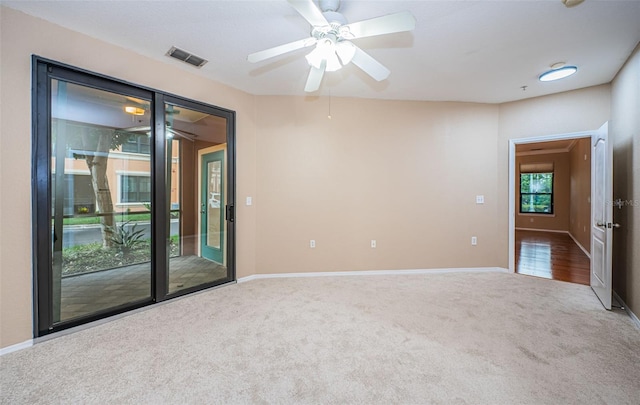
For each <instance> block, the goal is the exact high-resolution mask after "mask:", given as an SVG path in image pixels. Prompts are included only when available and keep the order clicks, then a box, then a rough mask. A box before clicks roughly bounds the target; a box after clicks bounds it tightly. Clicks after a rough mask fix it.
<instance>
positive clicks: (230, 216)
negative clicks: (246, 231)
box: [225, 205, 236, 222]
mask: <svg viewBox="0 0 640 405" xmlns="http://www.w3.org/2000/svg"><path fill="white" fill-rule="evenodd" d="M225 211H226V213H225V219H226V220H227V221H229V222H233V221H235V219H236V212H235V207H234V206H233V205H227V209H226V210H225Z"/></svg>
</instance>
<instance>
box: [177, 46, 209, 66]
mask: <svg viewBox="0 0 640 405" xmlns="http://www.w3.org/2000/svg"><path fill="white" fill-rule="evenodd" d="M167 56H171V57H172V58H176V59H178V60H181V61H183V62H185V63H188V64H190V65H193V66H195V67H197V68H201V67H202V66H204V65H205V63H207V62H208V60H206V59H202V58H201V57H199V56H196V55H192V54H191V53H189V52H187V51H184V50H182V49H179V48H176V47H175V46H172V47H171V49H169V51H168V52H167Z"/></svg>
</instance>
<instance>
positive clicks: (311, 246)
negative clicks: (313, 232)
mask: <svg viewBox="0 0 640 405" xmlns="http://www.w3.org/2000/svg"><path fill="white" fill-rule="evenodd" d="M309 247H310V248H312V249H313V248H314V247H316V241H315V240H314V239H311V240H310V241H309Z"/></svg>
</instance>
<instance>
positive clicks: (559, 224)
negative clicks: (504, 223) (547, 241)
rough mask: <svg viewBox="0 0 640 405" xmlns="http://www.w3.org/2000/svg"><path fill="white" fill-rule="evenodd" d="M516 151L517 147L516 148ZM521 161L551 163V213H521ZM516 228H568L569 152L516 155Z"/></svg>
mask: <svg viewBox="0 0 640 405" xmlns="http://www.w3.org/2000/svg"><path fill="white" fill-rule="evenodd" d="M516 151H517V149H516ZM523 163H525V164H526V163H553V214H552V215H548V214H521V213H520V212H519V211H520V210H519V204H520V165H521V164H523ZM514 180H515V187H514V190H515V193H516V195H515V201H516V228H527V229H539V230H548V231H564V232H567V231H568V230H569V209H570V205H571V201H570V199H571V193H570V192H569V185H570V183H571V166H570V161H569V153H568V152H563V153H551V154H545V155H527V156H517V157H516V175H515V178H514Z"/></svg>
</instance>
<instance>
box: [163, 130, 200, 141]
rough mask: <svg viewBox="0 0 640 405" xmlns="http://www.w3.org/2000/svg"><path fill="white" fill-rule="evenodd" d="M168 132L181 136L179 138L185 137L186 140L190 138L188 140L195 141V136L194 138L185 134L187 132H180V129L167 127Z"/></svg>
mask: <svg viewBox="0 0 640 405" xmlns="http://www.w3.org/2000/svg"><path fill="white" fill-rule="evenodd" d="M167 132H169V133H170V134H172V135H174V136H177V137H179V138H184V139H186V140H188V141H190V142H195V139H194V138H192V137H190V136H189V135H187V134H185V133H182V132H180V131H176V130H175V129H172V128H167Z"/></svg>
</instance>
